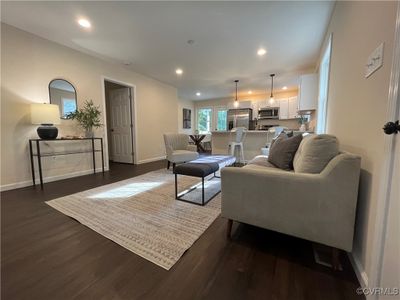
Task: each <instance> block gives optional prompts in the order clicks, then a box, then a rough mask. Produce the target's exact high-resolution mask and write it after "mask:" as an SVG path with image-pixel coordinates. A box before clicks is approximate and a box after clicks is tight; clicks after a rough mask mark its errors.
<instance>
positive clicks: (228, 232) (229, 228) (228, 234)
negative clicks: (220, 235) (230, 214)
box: [226, 219, 233, 239]
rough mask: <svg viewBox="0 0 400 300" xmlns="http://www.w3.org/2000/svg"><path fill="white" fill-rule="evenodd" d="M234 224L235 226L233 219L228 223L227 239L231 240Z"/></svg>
mask: <svg viewBox="0 0 400 300" xmlns="http://www.w3.org/2000/svg"><path fill="white" fill-rule="evenodd" d="M232 224H233V221H232V220H231V219H228V223H227V227H226V237H227V238H228V239H229V238H231V232H232Z"/></svg>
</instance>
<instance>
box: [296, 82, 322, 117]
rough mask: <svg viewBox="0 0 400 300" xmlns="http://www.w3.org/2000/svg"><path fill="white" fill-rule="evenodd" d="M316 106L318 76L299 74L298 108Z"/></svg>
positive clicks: (313, 107) (312, 108)
mask: <svg viewBox="0 0 400 300" xmlns="http://www.w3.org/2000/svg"><path fill="white" fill-rule="evenodd" d="M317 106H318V76H317V74H305V75H301V76H300V84H299V96H298V110H299V111H309V110H316V109H317Z"/></svg>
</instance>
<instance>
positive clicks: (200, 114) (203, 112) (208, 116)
mask: <svg viewBox="0 0 400 300" xmlns="http://www.w3.org/2000/svg"><path fill="white" fill-rule="evenodd" d="M211 120H212V108H199V109H198V110H197V129H198V131H199V133H203V134H204V133H210V132H211V126H212V124H211Z"/></svg>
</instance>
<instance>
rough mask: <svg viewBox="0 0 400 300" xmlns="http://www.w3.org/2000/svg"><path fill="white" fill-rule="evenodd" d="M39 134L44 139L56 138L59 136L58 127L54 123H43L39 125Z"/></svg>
mask: <svg viewBox="0 0 400 300" xmlns="http://www.w3.org/2000/svg"><path fill="white" fill-rule="evenodd" d="M37 134H38V136H39V137H40V138H41V139H42V140H54V139H56V138H57V135H58V129H57V127H55V126H53V125H44V124H42V126H39V127H38V129H37Z"/></svg>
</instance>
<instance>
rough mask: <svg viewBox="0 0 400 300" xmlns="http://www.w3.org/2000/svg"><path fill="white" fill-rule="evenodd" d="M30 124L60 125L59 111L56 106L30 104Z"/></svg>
mask: <svg viewBox="0 0 400 300" xmlns="http://www.w3.org/2000/svg"><path fill="white" fill-rule="evenodd" d="M31 122H32V124H60V122H61V121H60V109H59V107H58V105H57V104H39V103H35V104H31Z"/></svg>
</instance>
